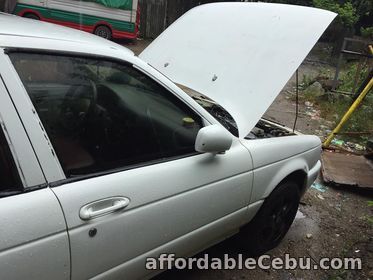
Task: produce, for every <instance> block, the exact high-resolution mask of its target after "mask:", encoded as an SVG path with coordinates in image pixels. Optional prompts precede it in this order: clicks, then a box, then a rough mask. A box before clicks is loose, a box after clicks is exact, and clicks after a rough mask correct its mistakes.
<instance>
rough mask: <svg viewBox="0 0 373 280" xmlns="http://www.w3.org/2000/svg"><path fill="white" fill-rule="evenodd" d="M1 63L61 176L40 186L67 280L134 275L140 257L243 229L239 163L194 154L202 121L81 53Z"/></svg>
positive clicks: (163, 93)
mask: <svg viewBox="0 0 373 280" xmlns="http://www.w3.org/2000/svg"><path fill="white" fill-rule="evenodd" d="M9 56H10V58H11V61H12V63H13V65H14V67H15V69H16V71H17V73H18V75H19V76H20V78H21V80H22V82H23V84H24V86H25V89H26V91H27V93H28V95H29V96H30V99H31V101H32V104H33V106H34V108H35V110H36V112H37V113H38V116H39V118H40V120H41V123H42V124H43V129H45V131H46V132H47V134H48V138H49V140H50V141H51V143H52V145H53V148H52V152H51V153H50V154H51V157H52V155H53V154H56V155H57V158H58V160H59V163H60V164H61V167H62V170H63V175H64V176H61V178H60V179H59V180H51V181H50V182H49V183H50V186H51V187H52V190H53V192H54V193H55V194H56V196H57V197H58V200H59V202H60V203H61V206H62V208H63V212H64V215H65V218H66V223H67V227H68V233H69V240H70V248H71V265H72V269H71V271H72V279H87V278H95V279H100V278H110V279H120V277H126V279H132V278H138V277H144V276H146V275H148V274H151V273H152V272H151V271H146V269H145V259H146V257H148V256H156V255H159V254H160V253H161V252H172V253H176V254H178V255H189V254H193V253H195V252H197V251H198V250H201V249H203V248H205V247H207V246H209V245H210V244H213V243H214V242H217V241H219V240H221V239H222V238H224V237H226V236H227V235H229V234H230V233H233V232H235V231H236V230H237V229H238V227H239V226H240V225H242V224H243V223H244V222H246V221H247V215H248V211H247V209H248V208H247V206H248V202H249V199H250V193H251V186H252V172H251V169H252V162H251V158H250V154H249V153H248V151H247V150H246V149H245V148H244V147H243V146H242V145H241V143H240V142H239V141H238V140H237V139H234V140H233V144H232V147H231V148H230V150H228V151H226V152H225V154H218V155H214V154H200V153H197V152H195V150H194V142H195V138H196V135H197V133H198V131H199V129H200V128H201V127H203V126H206V125H209V123H208V122H207V121H206V120H205V119H204V118H202V117H201V114H200V113H199V112H198V110H196V109H194V108H193V107H192V106H190V105H187V104H186V103H185V102H184V101H182V100H181V99H180V98H178V97H177V96H176V95H175V94H173V93H171V92H169V91H168V90H167V89H166V88H165V87H164V86H162V85H160V84H159V83H158V82H157V81H155V80H154V79H153V78H152V77H149V76H147V75H145V74H144V73H143V72H140V71H139V70H137V69H136V68H134V67H133V66H132V65H129V64H127V63H125V62H120V61H116V60H113V59H105V58H97V57H91V56H89V55H87V56H77V55H71V54H56V55H54V54H52V53H51V52H49V53H36V52H27V50H24V51H19V50H18V51H13V52H11V53H10V54H9ZM40 69H44V72H43V73H40V71H37V70H40ZM167 82H168V83H169V81H166V82H165V83H167ZM195 106H198V105H195ZM48 148H49V149H50V147H48ZM36 152H37V153H39V152H40V151H36ZM40 153H42V152H40ZM43 155H44V156H45V153H43ZM44 162H47V161H44ZM42 165H43V163H42ZM43 170H45V172H46V173H48V172H49V171H48V170H50V168H49V167H48V166H43ZM52 171H53V170H52ZM46 176H47V177H50V178H53V176H55V174H54V175H53V176H48V175H47V174H46Z"/></svg>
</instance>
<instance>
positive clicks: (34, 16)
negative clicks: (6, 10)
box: [23, 13, 40, 20]
mask: <svg viewBox="0 0 373 280" xmlns="http://www.w3.org/2000/svg"><path fill="white" fill-rule="evenodd" d="M23 17H25V18H30V19H35V20H40V18H39V17H38V16H37V15H35V14H31V13H27V14H24V15H23Z"/></svg>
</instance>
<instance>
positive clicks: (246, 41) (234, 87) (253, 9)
mask: <svg viewBox="0 0 373 280" xmlns="http://www.w3.org/2000/svg"><path fill="white" fill-rule="evenodd" d="M335 16H336V14H335V13H332V12H329V11H325V10H320V9H315V8H308V7H301V6H292V5H282V4H268V3H215V4H207V5H202V6H198V7H196V8H194V9H192V10H190V11H189V12H187V13H186V14H185V15H183V16H182V17H180V18H179V19H178V20H177V21H175V22H174V23H173V24H172V25H171V26H170V27H168V28H167V29H166V30H165V31H164V32H163V33H162V34H161V35H160V36H159V37H158V38H157V39H155V40H154V41H153V42H152V43H151V44H150V45H149V46H148V47H147V48H146V49H145V50H144V51H143V52H142V53H141V54H140V58H141V59H142V60H144V61H145V62H147V63H149V64H150V65H151V66H153V67H154V68H156V69H157V70H158V71H160V72H161V73H163V74H164V75H165V76H167V77H168V78H170V79H171V80H172V81H173V82H175V83H179V84H182V85H185V86H187V87H189V88H191V89H194V90H196V91H198V92H201V93H202V94H204V95H206V96H208V97H209V98H211V99H213V100H214V101H216V102H217V103H219V104H220V105H221V106H223V107H224V108H225V109H226V110H227V111H228V112H229V113H230V114H231V115H232V116H233V118H234V119H235V121H236V123H237V126H238V130H239V136H240V137H245V136H246V135H247V134H248V133H249V132H250V131H251V129H252V128H254V126H255V124H256V123H257V122H258V120H259V119H260V118H261V117H262V115H263V114H264V112H265V111H266V110H267V108H268V107H269V106H270V105H271V103H272V102H273V100H274V99H275V98H276V96H277V95H278V94H279V93H280V91H281V89H282V88H283V87H284V85H285V84H286V82H287V81H288V80H289V79H290V77H291V76H292V74H293V73H294V72H295V70H296V69H297V68H298V67H299V65H300V64H301V63H302V61H303V59H304V58H305V57H306V55H307V54H308V53H309V51H310V50H311V49H312V47H313V46H314V45H315V43H316V42H317V40H318V39H319V38H320V36H321V35H322V33H323V32H324V30H325V29H326V28H327V27H328V25H329V24H330V23H331V22H332V20H333V19H334V17H335Z"/></svg>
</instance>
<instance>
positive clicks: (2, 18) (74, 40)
mask: <svg viewBox="0 0 373 280" xmlns="http://www.w3.org/2000/svg"><path fill="white" fill-rule="evenodd" d="M52 41H54V44H53V43H52ZM25 42H27V44H25ZM43 42H44V44H43ZM53 45H55V47H52V46H53ZM73 45H75V46H76V45H85V46H87V47H88V46H89V47H94V48H95V49H97V52H98V53H99V52H100V50H107V49H109V48H110V49H111V50H114V49H120V50H121V51H122V52H124V53H125V54H126V55H129V56H133V55H134V54H133V52H132V51H130V50H129V49H127V48H125V47H122V46H120V45H118V44H116V43H114V42H111V41H109V40H106V39H103V38H100V37H98V36H96V35H93V34H90V33H87V32H84V31H80V30H76V29H72V28H68V27H63V26H60V25H56V24H51V23H47V22H43V21H39V20H33V19H27V18H22V17H19V16H16V15H10V14H6V13H0V47H18V48H36V49H39V48H42V49H45V48H50V49H64V48H62V47H61V46H64V47H65V49H66V50H69V49H74V47H73ZM46 46H51V47H46ZM69 46H70V47H69ZM82 50H84V48H82V49H80V51H82ZM89 51H90V52H91V50H89ZM122 55H123V53H122Z"/></svg>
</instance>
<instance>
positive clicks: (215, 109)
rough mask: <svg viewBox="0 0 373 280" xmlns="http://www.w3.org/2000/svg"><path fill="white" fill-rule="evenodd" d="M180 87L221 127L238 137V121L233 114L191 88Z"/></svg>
mask: <svg viewBox="0 0 373 280" xmlns="http://www.w3.org/2000/svg"><path fill="white" fill-rule="evenodd" d="M178 86H179V87H180V88H181V89H182V90H183V91H185V92H186V93H187V94H188V95H189V96H190V97H192V98H193V99H194V100H195V101H196V102H197V103H198V104H199V105H201V106H202V107H203V108H204V109H206V111H207V112H209V113H210V114H211V115H212V116H213V117H214V118H215V119H216V120H217V121H218V122H219V123H220V124H221V125H223V126H224V127H225V128H226V129H228V130H229V132H231V133H232V134H233V135H234V136H236V137H238V128H237V124H236V121H235V120H234V118H233V117H232V115H231V114H229V113H228V111H227V110H225V109H224V108H223V107H222V106H220V105H219V104H218V103H217V102H215V101H214V100H212V99H210V98H208V97H207V96H205V95H203V94H202V93H199V92H197V91H195V90H193V89H191V88H188V87H186V86H183V85H180V84H178Z"/></svg>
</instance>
